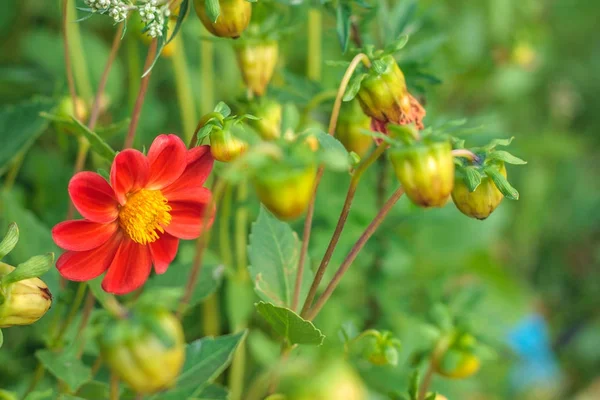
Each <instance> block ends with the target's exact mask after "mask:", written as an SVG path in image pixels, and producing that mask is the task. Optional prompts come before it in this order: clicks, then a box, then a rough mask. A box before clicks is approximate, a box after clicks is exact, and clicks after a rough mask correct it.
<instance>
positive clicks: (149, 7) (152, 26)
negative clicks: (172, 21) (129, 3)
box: [138, 0, 170, 38]
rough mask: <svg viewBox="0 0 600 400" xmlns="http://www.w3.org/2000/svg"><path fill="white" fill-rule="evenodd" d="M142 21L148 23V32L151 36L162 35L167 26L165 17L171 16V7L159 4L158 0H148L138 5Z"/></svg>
mask: <svg viewBox="0 0 600 400" xmlns="http://www.w3.org/2000/svg"><path fill="white" fill-rule="evenodd" d="M138 12H139V13H140V17H142V21H143V22H144V24H146V27H147V31H146V33H147V34H148V35H150V36H151V37H153V38H155V37H157V36H162V34H163V29H164V27H165V18H168V17H169V14H170V11H169V7H168V6H166V5H163V6H161V5H159V1H158V0H147V1H146V3H145V4H144V5H141V6H139V7H138Z"/></svg>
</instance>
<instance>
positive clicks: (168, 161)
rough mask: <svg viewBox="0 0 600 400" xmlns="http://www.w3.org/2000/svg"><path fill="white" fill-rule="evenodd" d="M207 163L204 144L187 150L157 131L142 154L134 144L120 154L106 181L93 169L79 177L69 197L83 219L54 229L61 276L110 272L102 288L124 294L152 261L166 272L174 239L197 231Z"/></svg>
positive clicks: (82, 278) (209, 158) (205, 197)
mask: <svg viewBox="0 0 600 400" xmlns="http://www.w3.org/2000/svg"><path fill="white" fill-rule="evenodd" d="M212 166H213V158H212V156H211V154H210V149H209V147H208V146H201V147H195V148H193V149H191V150H187V148H186V147H185V144H184V143H183V141H181V139H180V138H179V137H177V136H175V135H160V136H158V137H157V138H156V139H154V142H153V143H152V146H150V150H149V151H148V155H147V156H145V155H143V154H142V153H141V152H139V151H137V150H134V149H127V150H124V151H122V152H120V153H119V154H117V156H116V157H115V159H114V161H113V164H112V167H111V170H110V183H108V182H107V181H106V180H105V179H104V178H103V177H102V176H100V175H98V174H96V173H94V172H80V173H78V174H76V175H75V176H74V177H73V178H72V179H71V181H70V182H69V195H70V196H71V200H72V201H73V204H74V205H75V208H76V209H77V210H78V211H79V213H80V214H81V215H82V216H83V217H84V219H82V220H76V221H65V222H61V223H59V224H58V225H56V226H55V227H54V228H53V229H52V237H53V238H54V241H55V242H56V244H57V245H58V246H59V247H61V248H63V249H65V250H67V251H66V252H65V253H64V254H63V255H62V256H60V257H59V259H58V260H57V262H56V267H57V268H58V271H59V272H60V274H61V275H62V276H63V277H65V278H66V279H69V280H73V281H87V280H90V279H94V278H96V277H98V276H100V275H101V274H102V273H104V272H105V271H107V272H106V276H105V277H104V279H103V281H102V288H103V289H104V290H105V291H107V292H110V293H115V294H125V293H129V292H131V291H133V290H135V289H137V288H139V287H140V286H141V285H143V284H144V282H145V281H146V280H147V279H148V276H149V275H150V270H151V266H152V264H154V270H155V271H156V273H158V274H162V273H164V272H165V271H166V270H167V268H168V267H169V264H170V263H171V261H173V259H174V258H175V254H176V253H177V247H178V245H179V239H194V238H196V237H198V236H199V235H200V231H201V229H202V222H203V216H204V213H205V211H206V208H207V207H208V204H209V202H210V198H211V192H210V190H208V189H207V188H205V187H203V185H204V182H205V181H206V178H207V177H208V175H209V174H210V172H211V170H212ZM211 218H212V216H211Z"/></svg>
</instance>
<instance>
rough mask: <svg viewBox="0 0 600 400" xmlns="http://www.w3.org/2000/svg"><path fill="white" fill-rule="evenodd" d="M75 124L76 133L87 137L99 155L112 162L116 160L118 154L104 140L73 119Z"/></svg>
mask: <svg viewBox="0 0 600 400" xmlns="http://www.w3.org/2000/svg"><path fill="white" fill-rule="evenodd" d="M73 123H74V124H73V128H74V132H75V133H76V134H78V135H80V136H83V137H85V138H86V139H87V140H88V141H89V142H90V146H91V148H92V150H94V151H95V152H96V153H98V155H100V156H102V157H104V158H106V159H107V160H108V161H112V160H113V159H114V158H115V155H116V154H117V153H116V152H115V151H114V150H113V149H112V147H110V146H109V145H108V143H106V142H105V141H104V139H102V138H101V137H100V136H98V134H97V133H95V132H92V131H90V130H89V129H88V127H87V126H85V125H83V124H82V123H81V122H79V121H78V120H76V119H75V118H73Z"/></svg>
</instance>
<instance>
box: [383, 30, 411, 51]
mask: <svg viewBox="0 0 600 400" xmlns="http://www.w3.org/2000/svg"><path fill="white" fill-rule="evenodd" d="M408 39H409V36H408V35H406V34H403V35H400V36H398V39H396V40H394V41H393V42H392V43H390V44H389V45H387V46H386V47H385V50H384V53H385V54H394V53H396V52H398V51H400V50H402V49H403V48H404V46H406V43H408Z"/></svg>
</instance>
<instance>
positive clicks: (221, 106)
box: [214, 101, 231, 118]
mask: <svg viewBox="0 0 600 400" xmlns="http://www.w3.org/2000/svg"><path fill="white" fill-rule="evenodd" d="M214 111H215V112H218V113H219V114H221V115H222V116H223V118H227V117H229V116H230V115H231V108H230V107H229V106H228V105H227V104H225V103H224V102H222V101H220V102H219V103H218V104H217V105H216V106H215V109H214Z"/></svg>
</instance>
